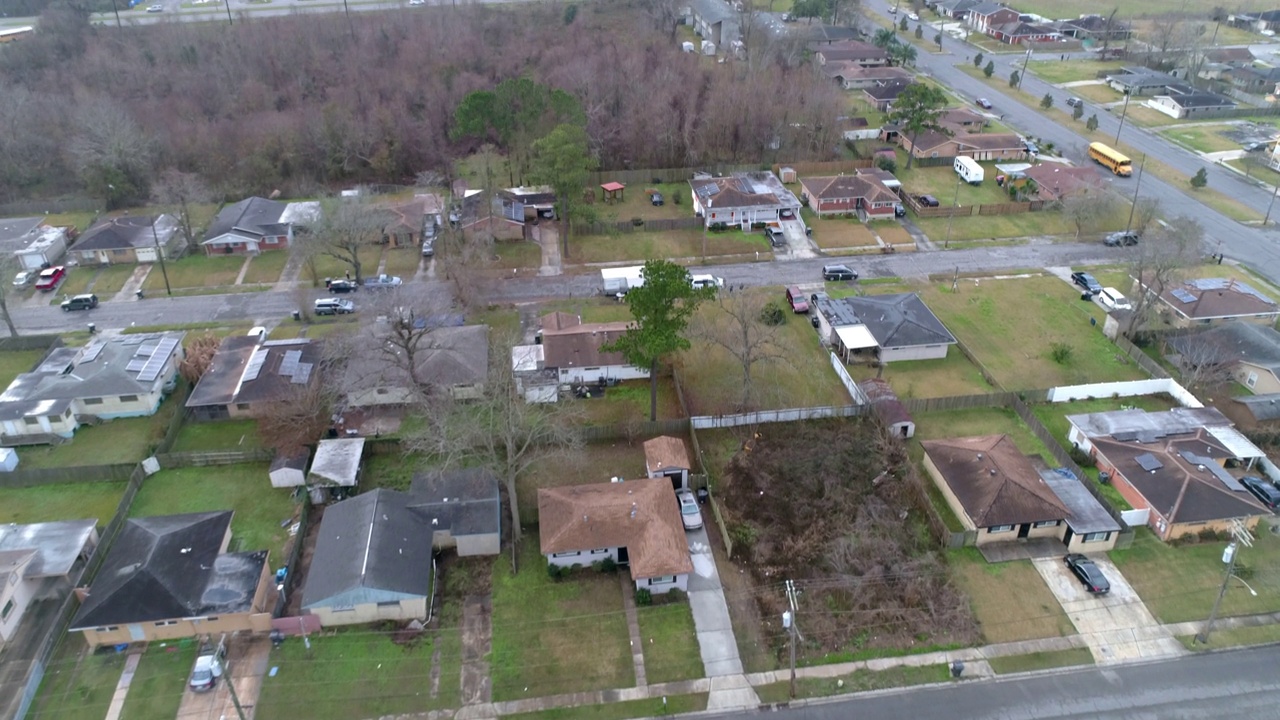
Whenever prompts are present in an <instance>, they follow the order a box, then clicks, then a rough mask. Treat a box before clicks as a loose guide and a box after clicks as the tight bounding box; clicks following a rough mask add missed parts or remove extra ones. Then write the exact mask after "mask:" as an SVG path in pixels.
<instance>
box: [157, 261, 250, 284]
mask: <svg viewBox="0 0 1280 720" xmlns="http://www.w3.org/2000/svg"><path fill="white" fill-rule="evenodd" d="M244 262H245V257H244V256H243V255H213V256H208V255H190V256H188V257H185V258H182V259H181V260H175V261H173V262H169V263H165V270H166V271H167V272H168V273H169V287H172V288H174V289H177V288H198V287H221V286H223V285H230V284H232V283H234V282H235V281H236V276H237V275H239V274H240V268H241V266H243V265H244ZM142 287H143V289H144V290H147V291H149V292H162V291H163V290H164V276H163V274H162V273H161V272H160V268H159V267H157V268H155V269H154V270H152V271H151V274H150V275H148V276H147V280H146V282H144V283H142Z"/></svg>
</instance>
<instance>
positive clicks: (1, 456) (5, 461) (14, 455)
mask: <svg viewBox="0 0 1280 720" xmlns="http://www.w3.org/2000/svg"><path fill="white" fill-rule="evenodd" d="M17 469H18V451H17V450H14V449H13V448H0V472H13V471H14V470H17Z"/></svg>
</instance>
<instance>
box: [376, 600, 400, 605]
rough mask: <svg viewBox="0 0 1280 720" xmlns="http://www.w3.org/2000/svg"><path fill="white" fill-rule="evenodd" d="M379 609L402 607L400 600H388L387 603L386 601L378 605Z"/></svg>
mask: <svg viewBox="0 0 1280 720" xmlns="http://www.w3.org/2000/svg"><path fill="white" fill-rule="evenodd" d="M378 607H400V601H399V600H387V601H385V602H380V603H378Z"/></svg>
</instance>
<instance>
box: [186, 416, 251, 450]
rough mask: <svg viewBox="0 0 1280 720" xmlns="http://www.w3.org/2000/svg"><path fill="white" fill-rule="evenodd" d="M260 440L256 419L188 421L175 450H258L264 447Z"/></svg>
mask: <svg viewBox="0 0 1280 720" xmlns="http://www.w3.org/2000/svg"><path fill="white" fill-rule="evenodd" d="M258 440H259V438H258V423H257V421H256V420H219V421H215V422H191V421H188V422H187V423H186V424H184V425H183V426H182V429H181V430H179V431H178V438H177V440H176V441H175V442H174V443H173V452H210V451H216V450H256V449H257V448H260V447H262V444H261V443H260V442H259V441H258Z"/></svg>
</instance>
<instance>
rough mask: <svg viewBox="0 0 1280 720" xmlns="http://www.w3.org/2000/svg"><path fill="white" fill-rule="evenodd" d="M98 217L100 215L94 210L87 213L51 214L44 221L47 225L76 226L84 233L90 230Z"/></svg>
mask: <svg viewBox="0 0 1280 720" xmlns="http://www.w3.org/2000/svg"><path fill="white" fill-rule="evenodd" d="M97 216H98V213H97V212H96V211H94V210H87V211H85V212H65V213H49V214H48V215H45V216H44V221H45V224H47V225H57V226H62V225H74V226H75V228H76V229H77V230H79V231H80V232H84V231H85V230H88V229H89V225H90V224H91V223H92V222H93V219H94V218H96V217H97Z"/></svg>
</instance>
